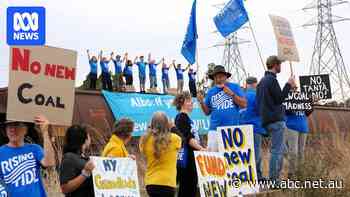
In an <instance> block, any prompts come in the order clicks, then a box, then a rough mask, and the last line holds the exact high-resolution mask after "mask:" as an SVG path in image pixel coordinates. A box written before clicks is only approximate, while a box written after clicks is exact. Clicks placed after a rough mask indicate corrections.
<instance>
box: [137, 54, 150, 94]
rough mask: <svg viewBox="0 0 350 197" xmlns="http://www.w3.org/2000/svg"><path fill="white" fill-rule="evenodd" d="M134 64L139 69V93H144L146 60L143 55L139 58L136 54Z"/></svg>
mask: <svg viewBox="0 0 350 197" xmlns="http://www.w3.org/2000/svg"><path fill="white" fill-rule="evenodd" d="M134 64H136V65H137V67H138V69H139V81H140V93H146V64H147V63H146V62H145V60H144V57H143V56H140V57H139V58H138V57H137V56H136V57H135V60H134Z"/></svg>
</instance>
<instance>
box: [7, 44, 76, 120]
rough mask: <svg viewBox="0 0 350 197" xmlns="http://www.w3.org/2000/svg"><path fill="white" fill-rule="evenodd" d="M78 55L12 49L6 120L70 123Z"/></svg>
mask: <svg viewBox="0 0 350 197" xmlns="http://www.w3.org/2000/svg"><path fill="white" fill-rule="evenodd" d="M76 63H77V52H75V51H72V50H67V49H60V48H55V47H48V46H40V47H39V46H38V47H11V49H10V69H9V70H10V77H9V87H8V102H7V119H8V120H17V121H26V122H33V119H34V117H35V116H37V115H40V114H43V115H45V116H46V117H47V118H48V120H49V121H50V123H51V124H55V125H63V126H68V125H71V123H72V118H73V108H74V84H75V75H76Z"/></svg>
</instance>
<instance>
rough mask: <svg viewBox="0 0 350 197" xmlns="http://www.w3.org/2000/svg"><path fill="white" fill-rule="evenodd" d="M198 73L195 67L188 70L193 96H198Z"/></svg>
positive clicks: (189, 84) (189, 85)
mask: <svg viewBox="0 0 350 197" xmlns="http://www.w3.org/2000/svg"><path fill="white" fill-rule="evenodd" d="M190 66H191V65H188V67H190ZM196 75H197V72H196V71H194V70H193V68H190V69H189V70H188V87H189V88H190V92H191V95H192V97H196V96H197V87H196Z"/></svg>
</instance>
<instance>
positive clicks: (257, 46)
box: [248, 19, 266, 71]
mask: <svg viewBox="0 0 350 197" xmlns="http://www.w3.org/2000/svg"><path fill="white" fill-rule="evenodd" d="M248 23H249V27H250V31H251V32H252V35H253V39H254V43H255V46H256V48H257V50H258V54H259V57H260V61H261V65H262V67H263V69H264V70H265V71H266V68H265V64H264V60H263V58H262V54H261V50H260V47H259V44H258V41H257V39H256V36H255V33H254V29H253V25H252V23H251V22H250V19H249V20H248Z"/></svg>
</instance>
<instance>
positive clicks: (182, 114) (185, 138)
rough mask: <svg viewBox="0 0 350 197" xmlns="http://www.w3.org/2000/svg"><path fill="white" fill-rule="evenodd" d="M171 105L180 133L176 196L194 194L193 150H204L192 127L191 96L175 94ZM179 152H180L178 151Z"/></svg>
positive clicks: (196, 182) (182, 196)
mask: <svg viewBox="0 0 350 197" xmlns="http://www.w3.org/2000/svg"><path fill="white" fill-rule="evenodd" d="M173 105H175V106H176V110H177V111H179V114H177V115H176V117H175V125H176V128H177V129H178V130H179V131H180V133H181V135H182V144H183V145H182V151H181V152H182V153H183V154H182V155H181V156H182V157H186V158H182V160H179V162H178V177H179V183H180V187H179V193H178V197H187V196H196V195H197V194H198V188H197V184H198V179H197V171H196V163H195V159H194V153H193V151H205V150H206V149H205V148H204V147H202V146H201V144H200V139H199V134H198V132H197V130H195V129H194V126H193V121H192V120H191V119H190V117H189V114H190V113H191V112H192V110H193V102H192V96H191V94H190V93H189V92H187V91H186V92H183V93H180V94H178V95H176V97H175V99H174V101H173ZM185 152H186V153H185ZM179 154H180V153H179Z"/></svg>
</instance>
